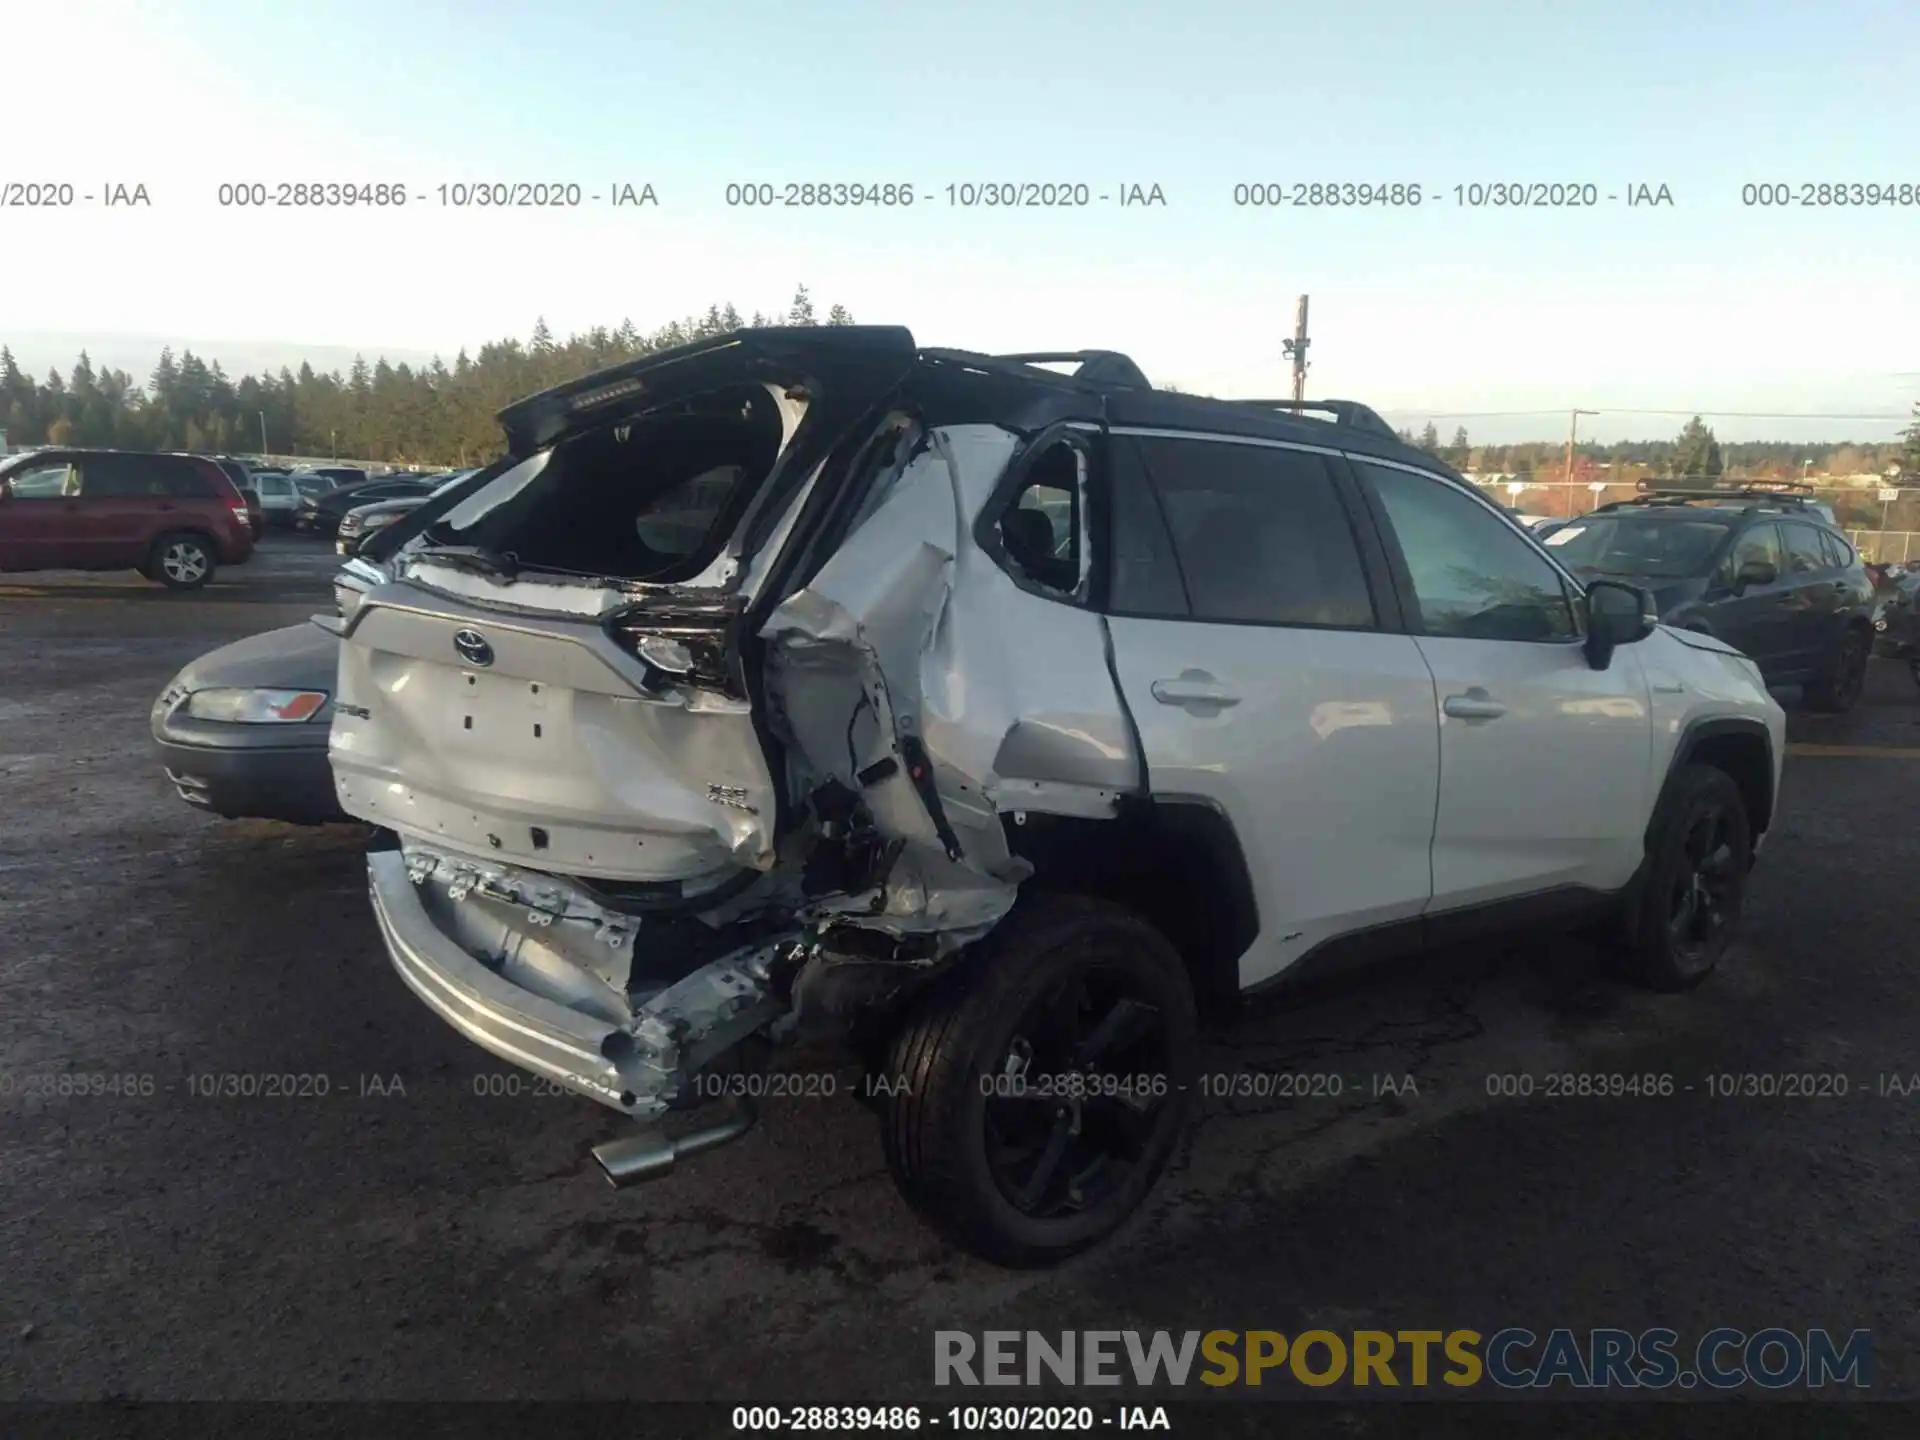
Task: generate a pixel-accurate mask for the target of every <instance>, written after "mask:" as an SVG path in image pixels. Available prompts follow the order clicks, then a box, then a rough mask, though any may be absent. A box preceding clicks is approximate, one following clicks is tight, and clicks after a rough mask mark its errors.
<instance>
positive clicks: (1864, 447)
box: [1399, 404, 1920, 483]
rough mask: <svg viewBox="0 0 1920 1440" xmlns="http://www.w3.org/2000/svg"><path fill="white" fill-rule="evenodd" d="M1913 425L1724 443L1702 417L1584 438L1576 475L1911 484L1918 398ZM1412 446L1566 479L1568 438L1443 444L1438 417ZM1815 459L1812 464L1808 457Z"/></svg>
mask: <svg viewBox="0 0 1920 1440" xmlns="http://www.w3.org/2000/svg"><path fill="white" fill-rule="evenodd" d="M1914 415H1915V419H1914V423H1913V424H1912V425H1911V426H1909V427H1908V428H1907V430H1906V431H1905V433H1904V434H1903V436H1902V438H1901V439H1899V440H1896V441H1891V442H1888V443H1885V444H1859V443H1856V442H1854V441H1848V440H1841V441H1822V442H1814V443H1807V442H1799V441H1791V440H1730V441H1723V440H1720V439H1719V438H1717V437H1716V436H1715V435H1714V433H1713V428H1712V427H1711V426H1710V425H1708V424H1707V423H1706V422H1705V421H1704V420H1703V419H1702V418H1701V417H1700V416H1698V415H1696V416H1694V417H1693V418H1692V419H1691V420H1689V421H1687V423H1686V424H1685V425H1684V426H1682V427H1681V430H1680V433H1679V434H1678V435H1677V436H1675V437H1674V438H1673V439H1671V440H1618V441H1614V442H1612V443H1611V444H1606V445H1600V444H1594V443H1591V442H1586V441H1582V442H1581V443H1580V444H1578V445H1576V446H1575V448H1574V459H1575V474H1574V476H1573V478H1574V479H1575V480H1586V479H1588V478H1590V477H1591V475H1592V473H1593V472H1594V471H1595V469H1596V468H1597V467H1598V466H1601V465H1610V466H1613V467H1615V468H1616V469H1617V468H1621V467H1631V468H1634V469H1637V470H1643V471H1645V472H1646V473H1648V474H1650V475H1663V476H1680V477H1688V478H1695V477H1697V478H1703V479H1711V478H1714V477H1717V476H1722V475H1729V476H1731V475H1738V476H1740V477H1741V478H1752V479H1770V480H1797V479H1799V478H1800V477H1801V475H1802V473H1803V472H1804V471H1805V470H1807V469H1808V468H1811V469H1812V470H1814V471H1816V472H1818V473H1820V474H1825V475H1859V474H1866V473H1868V472H1873V473H1877V474H1882V475H1884V474H1886V472H1887V471H1888V469H1890V468H1891V467H1894V466H1898V467H1900V469H1901V472H1902V475H1903V478H1904V479H1905V480H1906V482H1907V483H1915V482H1920V404H1917V405H1915V407H1914ZM1399 433H1400V438H1401V439H1402V440H1403V441H1405V442H1406V443H1407V444H1409V445H1413V446H1416V447H1418V448H1419V449H1421V450H1424V451H1426V452H1427V453H1428V454H1429V455H1433V456H1436V457H1438V458H1439V459H1442V460H1445V461H1446V462H1447V463H1448V464H1449V465H1452V466H1454V467H1456V468H1458V469H1461V470H1472V471H1476V472H1480V473H1486V472H1495V473H1499V474H1510V475H1514V476H1516V477H1518V478H1521V479H1528V478H1531V477H1533V476H1536V475H1538V476H1540V477H1541V478H1543V479H1549V480H1564V479H1566V478H1567V476H1566V466H1567V451H1566V444H1565V442H1564V441H1553V440H1531V441H1526V442H1523V443H1519V444H1512V445H1476V444H1474V443H1473V442H1472V440H1471V439H1469V438H1468V435H1467V430H1466V427H1465V426H1459V427H1457V428H1456V429H1455V430H1454V432H1453V438H1452V440H1451V441H1449V442H1447V443H1444V444H1443V443H1442V442H1441V439H1440V432H1439V429H1438V427H1436V426H1435V425H1434V424H1433V423H1432V422H1428V424H1427V426H1426V428H1425V429H1424V430H1422V431H1420V432H1419V433H1417V434H1416V433H1415V432H1414V431H1413V430H1410V429H1403V430H1401V431H1400V432H1399ZM1809 461H1811V462H1812V465H1811V467H1809V466H1808V464H1807V462H1809Z"/></svg>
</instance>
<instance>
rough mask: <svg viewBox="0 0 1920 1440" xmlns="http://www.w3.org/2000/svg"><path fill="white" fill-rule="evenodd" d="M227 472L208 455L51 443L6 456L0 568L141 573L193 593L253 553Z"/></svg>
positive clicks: (251, 525) (244, 505)
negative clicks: (219, 571) (91, 447)
mask: <svg viewBox="0 0 1920 1440" xmlns="http://www.w3.org/2000/svg"><path fill="white" fill-rule="evenodd" d="M255 534H256V526H255V522H254V519H253V516H252V514H251V509H250V506H249V505H248V502H247V499H246V497H245V496H244V495H242V494H241V491H240V488H239V486H238V485H236V484H235V483H234V480H233V478H232V476H231V475H230V474H229V472H228V471H227V470H226V469H225V468H224V467H223V466H222V465H221V464H219V463H218V462H217V461H214V460H212V459H209V458H208V457H206V456H203V455H169V454H148V453H142V452H136V451H127V450H88V449H68V448H64V447H53V446H50V447H47V448H45V449H42V450H38V451H35V452H33V453H31V454H28V455H16V456H13V457H12V458H10V459H8V460H6V461H4V462H0V571H27V570H137V571H139V573H140V574H142V575H144V576H145V577H146V578H147V579H149V580H154V581H157V582H158V583H160V584H162V585H164V586H166V587H167V588H168V589H170V590H197V589H199V588H200V587H201V586H203V585H205V584H206V583H207V582H208V581H209V580H211V579H212V578H213V576H214V572H215V571H216V570H217V569H218V568H219V567H220V566H222V565H238V564H241V563H242V562H244V561H245V560H246V559H248V557H249V556H251V555H252V553H253V544H254V536H255Z"/></svg>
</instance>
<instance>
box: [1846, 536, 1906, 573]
mask: <svg viewBox="0 0 1920 1440" xmlns="http://www.w3.org/2000/svg"><path fill="white" fill-rule="evenodd" d="M1847 538H1848V539H1849V540H1851V541H1852V542H1853V548H1854V549H1856V550H1858V551H1859V552H1860V556H1861V558H1862V559H1864V560H1872V561H1874V562H1875V563H1877V564H1883V565H1884V564H1891V563H1893V562H1895V561H1901V560H1920V530H1849V531H1847Z"/></svg>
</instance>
